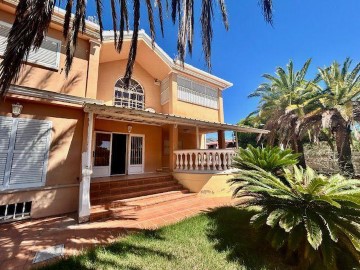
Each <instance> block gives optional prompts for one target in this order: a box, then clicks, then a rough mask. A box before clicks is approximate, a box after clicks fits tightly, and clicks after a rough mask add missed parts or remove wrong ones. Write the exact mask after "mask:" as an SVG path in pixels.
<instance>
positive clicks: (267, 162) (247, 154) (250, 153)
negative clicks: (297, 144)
mask: <svg viewBox="0 0 360 270" xmlns="http://www.w3.org/2000/svg"><path fill="white" fill-rule="evenodd" d="M299 156H300V154H293V153H292V151H291V150H290V149H285V150H282V149H280V147H270V146H267V147H254V146H252V145H248V146H247V148H245V149H243V148H239V151H238V154H237V155H236V156H235V158H234V162H233V164H232V165H233V167H235V168H237V169H240V170H249V169H253V167H254V166H257V167H259V168H261V169H263V170H266V171H268V172H272V173H273V174H275V175H282V174H283V173H282V172H280V171H282V169H283V168H284V167H287V166H291V165H295V164H297V163H298V162H299V160H298V158H299Z"/></svg>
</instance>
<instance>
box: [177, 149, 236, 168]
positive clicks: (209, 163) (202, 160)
mask: <svg viewBox="0 0 360 270" xmlns="http://www.w3.org/2000/svg"><path fill="white" fill-rule="evenodd" d="M174 155H175V156H176V158H175V163H176V164H175V169H176V171H195V172H196V171H198V172H200V171H202V172H206V171H225V170H228V169H231V168H232V160H233V158H234V156H235V155H236V153H235V151H234V150H229V149H206V150H199V149H194V150H177V151H174Z"/></svg>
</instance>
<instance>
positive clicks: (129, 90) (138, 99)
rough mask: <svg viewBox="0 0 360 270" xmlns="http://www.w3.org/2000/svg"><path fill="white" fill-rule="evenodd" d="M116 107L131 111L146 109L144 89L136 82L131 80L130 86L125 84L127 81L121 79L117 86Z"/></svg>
mask: <svg viewBox="0 0 360 270" xmlns="http://www.w3.org/2000/svg"><path fill="white" fill-rule="evenodd" d="M114 105H115V106H121V107H125V108H130V109H138V110H144V109H145V96H144V89H143V88H142V86H141V85H140V84H139V83H138V82H137V81H135V80H133V79H131V80H130V83H129V85H128V86H127V85H126V84H125V79H124V78H121V79H119V80H118V81H117V82H116V84H115V100H114Z"/></svg>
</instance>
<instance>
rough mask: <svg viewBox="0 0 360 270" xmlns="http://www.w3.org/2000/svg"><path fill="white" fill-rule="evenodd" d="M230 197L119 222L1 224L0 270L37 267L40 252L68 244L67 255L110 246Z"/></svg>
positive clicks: (157, 209) (177, 204)
mask: <svg viewBox="0 0 360 270" xmlns="http://www.w3.org/2000/svg"><path fill="white" fill-rule="evenodd" d="M232 203H233V201H232V200H230V198H201V197H193V198H190V199H188V200H183V201H174V202H169V203H166V204H162V205H156V206H153V207H150V208H145V209H143V210H139V211H136V212H134V211H131V212H126V213H124V214H123V215H122V216H120V217H118V218H116V219H109V220H106V221H98V222H93V223H86V224H77V223H76V221H75V220H74V218H72V217H70V216H61V217H52V218H44V219H37V220H29V221H22V222H13V223H8V224H2V225H0V269H1V270H15V269H16V270H18V269H30V268H31V267H35V266H36V265H35V264H32V260H33V258H34V255H35V253H36V252H37V251H39V250H42V249H45V248H47V247H51V246H54V245H58V244H64V245H65V255H72V254H76V253H77V252H79V251H81V250H83V249H86V248H89V247H92V246H94V245H102V244H107V243H111V242H112V241H114V240H116V238H118V237H119V236H123V235H126V234H128V233H130V232H136V231H139V230H142V229H155V228H158V227H161V226H164V225H168V224H172V223H176V222H177V221H180V220H182V219H184V218H187V217H191V216H194V215H196V214H198V213H200V212H202V211H206V210H209V209H211V208H215V207H219V206H223V205H230V204H232Z"/></svg>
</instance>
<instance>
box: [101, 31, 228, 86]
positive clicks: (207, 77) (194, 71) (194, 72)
mask: <svg viewBox="0 0 360 270" xmlns="http://www.w3.org/2000/svg"><path fill="white" fill-rule="evenodd" d="M132 34H133V32H132V31H124V40H131V38H132ZM103 36H104V42H103V43H106V42H107V41H112V40H113V38H114V31H103ZM138 40H143V41H144V42H145V44H147V45H148V47H150V48H152V49H153V50H154V52H155V53H156V54H157V55H158V56H159V57H160V58H161V59H162V60H163V61H164V62H165V64H167V65H168V66H169V67H170V68H172V69H174V70H178V71H180V72H183V73H185V74H188V75H191V76H194V77H196V78H199V79H201V80H204V81H207V82H209V83H212V84H215V85H217V86H218V87H220V88H221V90H225V89H227V88H229V87H231V86H233V84H232V83H231V82H228V81H226V80H224V79H221V78H219V77H217V76H214V75H212V74H210V73H208V72H205V71H203V70H201V69H198V68H196V67H194V66H191V65H189V64H186V63H184V67H182V65H181V64H180V62H179V61H174V60H173V59H172V58H171V57H170V56H169V55H168V54H167V53H166V52H165V51H164V50H163V49H162V48H161V47H160V46H159V45H158V44H157V43H156V42H155V43H154V46H153V45H152V44H153V43H152V41H151V38H150V37H149V36H148V35H147V34H146V32H145V31H144V30H143V29H141V30H139V33H138Z"/></svg>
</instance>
